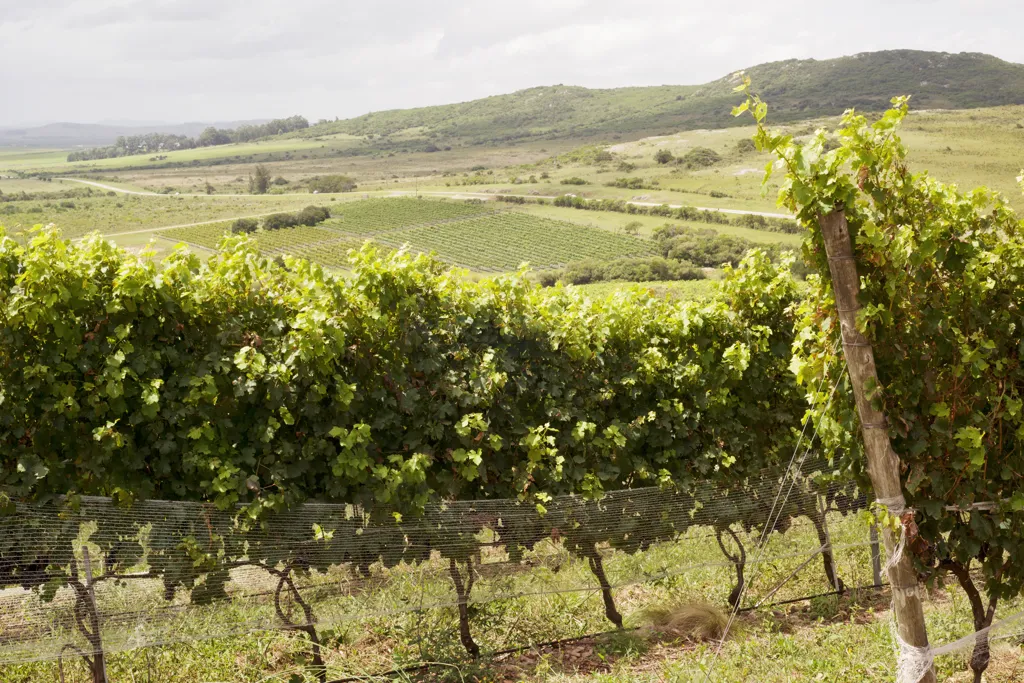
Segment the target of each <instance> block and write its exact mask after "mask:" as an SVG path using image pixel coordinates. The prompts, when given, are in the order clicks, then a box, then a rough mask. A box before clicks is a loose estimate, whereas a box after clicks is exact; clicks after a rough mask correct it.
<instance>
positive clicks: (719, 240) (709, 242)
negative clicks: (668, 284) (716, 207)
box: [654, 225, 756, 268]
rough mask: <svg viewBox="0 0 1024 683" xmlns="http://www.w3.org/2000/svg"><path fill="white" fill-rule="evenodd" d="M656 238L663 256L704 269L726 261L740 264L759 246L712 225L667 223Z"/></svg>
mask: <svg viewBox="0 0 1024 683" xmlns="http://www.w3.org/2000/svg"><path fill="white" fill-rule="evenodd" d="M654 238H655V239H656V240H657V241H658V242H659V243H660V244H661V250H662V255H663V256H665V257H666V258H670V259H675V260H677V261H686V262H688V263H693V264H695V265H698V266H703V267H705V268H718V267H720V266H721V265H722V264H723V263H728V264H730V265H732V266H735V265H737V264H738V263H739V262H740V260H741V259H742V258H743V255H744V254H746V253H747V251H748V250H750V249H752V248H753V247H754V246H756V245H755V244H754V243H753V242H751V241H750V240H745V239H743V238H742V237H733V236H732V235H722V234H720V233H718V232H716V231H715V230H713V229H711V228H691V227H688V226H684V225H664V226H661V227H660V228H657V229H655V231H654Z"/></svg>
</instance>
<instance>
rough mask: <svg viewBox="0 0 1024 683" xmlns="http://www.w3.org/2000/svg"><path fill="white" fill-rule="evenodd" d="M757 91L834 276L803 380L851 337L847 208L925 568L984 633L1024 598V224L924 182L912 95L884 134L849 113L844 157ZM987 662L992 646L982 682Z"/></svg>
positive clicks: (805, 320)
mask: <svg viewBox="0 0 1024 683" xmlns="http://www.w3.org/2000/svg"><path fill="white" fill-rule="evenodd" d="M741 89H742V90H746V91H747V92H748V99H747V102H746V103H744V104H743V105H741V106H740V107H738V108H737V113H739V112H742V111H745V110H750V111H752V113H753V114H754V117H755V119H756V120H757V123H758V132H757V135H756V137H755V141H756V143H757V145H758V147H759V149H762V150H768V151H771V152H773V153H775V154H776V155H777V156H778V159H779V161H778V162H776V163H777V164H778V165H779V166H780V167H782V168H784V169H785V170H786V171H787V174H786V178H785V180H784V181H783V183H782V188H781V190H780V192H779V201H780V203H781V204H783V205H785V206H787V207H789V208H790V209H791V210H792V211H794V212H795V213H798V215H799V216H800V219H801V221H802V222H803V223H804V225H805V226H806V227H807V228H808V230H809V232H810V239H809V240H808V242H807V245H806V255H807V257H808V259H809V260H810V261H812V262H813V263H815V264H817V266H818V272H820V273H822V276H821V277H817V278H811V279H810V282H811V286H810V291H809V295H808V299H807V301H805V302H804V303H803V304H802V306H801V307H800V320H799V332H798V335H797V343H796V346H795V350H796V357H795V359H794V367H795V369H796V370H797V372H798V376H799V378H800V380H801V381H803V382H805V383H811V382H816V381H818V378H819V377H820V376H822V374H823V364H824V363H827V362H828V361H830V360H832V358H831V356H832V355H833V353H834V349H835V348H836V342H837V340H838V339H839V329H838V325H837V324H836V317H835V312H834V307H835V303H834V301H833V299H832V296H831V287H830V282H829V277H828V275H827V274H828V272H829V269H828V267H827V264H826V254H825V252H824V247H823V243H822V238H821V233H820V230H819V228H818V225H817V222H818V218H819V216H822V215H824V214H828V213H830V212H832V211H836V210H842V211H844V212H845V213H846V216H847V220H848V221H849V225H850V233H851V238H852V239H853V241H854V253H855V256H856V259H857V264H858V268H859V274H860V278H861V288H862V290H861V305H862V307H863V308H862V312H861V316H860V317H859V319H858V326H859V327H861V328H862V331H863V333H864V334H865V336H866V337H867V338H868V339H869V340H870V341H871V342H872V343H873V345H874V348H875V358H876V364H877V369H878V379H879V386H877V387H869V388H868V389H869V391H870V392H871V393H872V396H873V400H874V401H877V402H878V403H879V404H880V405H881V407H882V409H883V411H884V413H885V414H886V415H887V417H888V419H889V426H888V431H889V436H890V439H891V440H892V444H893V448H894V449H895V451H896V452H897V453H898V454H899V456H900V458H901V461H902V464H903V467H904V472H903V487H904V491H905V497H906V498H907V501H908V503H909V504H910V505H911V506H913V508H914V509H916V511H917V514H916V516H915V517H914V519H913V521H914V523H915V524H916V526H915V527H914V530H913V532H912V535H913V536H916V538H912V539H911V541H912V543H911V548H912V550H913V553H914V557H915V561H916V562H917V564H918V565H919V567H920V568H921V570H922V571H925V572H927V573H928V575H930V576H933V577H934V576H935V575H936V574H937V573H941V572H945V571H947V570H948V571H950V572H952V573H953V574H954V576H955V577H956V578H957V580H958V581H959V582H960V583H961V585H962V586H963V588H964V589H965V591H966V592H967V594H968V598H969V599H970V600H971V603H972V608H973V612H974V618H975V626H976V627H977V628H984V627H985V626H987V625H988V624H989V623H991V619H992V616H993V614H994V610H995V605H996V603H997V601H999V600H1000V599H1006V598H1010V597H1012V596H1016V595H1018V594H1019V593H1020V592H1021V591H1022V589H1024V561H1022V558H1024V555H1022V553H1021V545H1020V543H1021V538H1022V531H1024V514H1022V513H1024V486H1022V477H1024V448H1022V440H1024V413H1022V410H1021V407H1022V405H1024V367H1022V366H1021V361H1020V357H1021V353H1022V351H1024V347H1022V346H1021V338H1022V335H1021V325H1022V324H1024V320H1022V318H1021V306H1022V304H1024V284H1022V282H1021V277H1020V274H1021V273H1022V272H1024V233H1022V227H1024V226H1022V222H1021V221H1020V219H1018V217H1017V216H1016V215H1015V214H1014V213H1013V211H1012V210H1011V209H1010V208H1009V207H1008V205H1007V203H1006V201H1005V199H1004V198H1003V197H1001V196H1000V195H998V194H996V193H994V192H990V191H988V190H986V189H984V188H981V189H976V190H973V191H971V192H967V193H963V192H960V191H959V190H958V189H957V188H956V187H955V186H951V185H944V184H942V183H940V182H938V181H937V180H935V179H934V178H932V177H930V176H929V175H928V174H927V173H917V174H915V173H911V172H910V170H909V168H908V165H907V160H906V155H907V150H906V148H905V147H904V146H903V144H902V143H901V141H900V138H899V136H898V130H899V126H900V124H901V123H902V122H903V120H904V118H905V117H906V115H907V112H908V104H907V98H896V99H894V100H893V105H894V106H893V108H892V109H890V110H889V111H888V112H886V113H885V114H884V115H883V116H882V117H881V118H879V119H878V120H877V121H875V122H873V123H869V122H868V121H867V119H866V118H865V117H864V116H861V115H859V114H857V113H855V112H854V111H848V112H847V113H846V115H845V116H844V117H843V124H842V125H843V127H842V128H841V129H840V130H839V131H838V140H839V142H840V144H839V146H833V148H832V149H831V150H828V147H827V145H826V143H827V141H828V139H829V138H828V136H827V134H826V132H825V131H821V130H819V131H818V132H817V133H816V134H815V135H814V137H813V138H812V139H811V140H810V141H809V142H807V143H805V144H803V145H796V144H794V143H793V141H792V140H791V139H790V138H789V137H788V136H781V135H775V134H773V133H772V132H770V131H769V130H767V129H766V128H765V127H764V121H765V118H766V116H767V105H766V104H765V103H764V102H762V101H761V100H760V99H759V98H757V97H754V96H752V95H749V81H747V82H746V83H745V84H744V85H743V86H741ZM773 168H774V164H770V165H769V167H768V171H769V173H770V172H771V170H772V169H773ZM767 178H768V174H766V182H767ZM831 380H832V381H837V382H842V381H843V380H841V378H837V377H832V378H831ZM842 386H843V388H844V389H848V387H847V386H846V385H845V384H843V385H842ZM819 412H821V413H822V414H823V416H824V417H825V418H826V419H827V423H826V424H827V425H828V426H829V429H828V430H827V433H826V436H827V444H828V446H829V447H830V448H831V449H832V452H833V453H834V454H835V456H836V457H837V458H838V459H839V461H840V463H841V466H843V467H845V468H848V469H849V470H850V471H851V472H853V473H855V474H856V475H857V476H858V478H859V480H860V481H861V483H862V484H867V481H866V476H865V471H864V466H863V464H862V463H863V456H862V446H861V443H860V440H859V439H858V438H857V436H856V435H857V432H858V419H857V413H856V408H855V405H854V402H853V398H852V394H851V393H850V392H849V391H842V392H839V394H838V396H837V400H836V401H835V402H834V403H833V404H832V407H831V408H828V409H827V410H826V409H821V408H819ZM977 503H985V504H986V505H983V506H982V507H981V508H977V507H975V504H977ZM972 566H977V567H978V568H979V569H980V580H981V582H982V583H983V584H984V589H985V592H986V593H987V595H988V599H989V604H988V607H987V608H986V607H984V606H983V605H982V602H981V596H980V595H979V594H978V590H977V588H976V586H975V579H974V578H972V576H971V574H970V570H971V568H972ZM987 662H988V649H987V644H984V639H979V645H978V649H976V650H975V657H974V660H973V661H972V667H974V669H975V672H976V676H980V672H981V671H982V670H984V668H985V666H986V665H987Z"/></svg>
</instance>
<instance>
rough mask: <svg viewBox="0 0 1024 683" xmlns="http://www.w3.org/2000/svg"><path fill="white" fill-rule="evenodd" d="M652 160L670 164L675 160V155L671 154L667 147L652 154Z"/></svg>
mask: <svg viewBox="0 0 1024 683" xmlns="http://www.w3.org/2000/svg"><path fill="white" fill-rule="evenodd" d="M654 160H655V161H656V162H658V163H659V164H671V163H672V162H673V161H674V160H675V157H674V156H672V152H670V151H668V150H667V149H659V150H658V151H657V152H655V154H654Z"/></svg>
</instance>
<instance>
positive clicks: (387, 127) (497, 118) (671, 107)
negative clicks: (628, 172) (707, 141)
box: [291, 50, 1024, 149]
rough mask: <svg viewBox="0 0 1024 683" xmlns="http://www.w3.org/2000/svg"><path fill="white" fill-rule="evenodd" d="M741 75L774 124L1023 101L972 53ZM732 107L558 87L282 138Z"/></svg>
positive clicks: (433, 137)
mask: <svg viewBox="0 0 1024 683" xmlns="http://www.w3.org/2000/svg"><path fill="white" fill-rule="evenodd" d="M748 72H749V73H750V75H751V76H752V78H753V80H754V83H755V85H756V87H757V88H758V89H759V90H760V91H761V92H762V94H763V95H764V97H765V98H766V99H767V101H768V102H769V103H770V104H771V106H772V113H773V118H774V119H775V120H776V121H792V120H797V119H804V118H812V117H818V116H827V115H832V114H838V113H841V112H842V111H843V110H844V109H845V108H847V107H850V106H855V107H858V108H862V109H869V110H879V109H883V108H885V106H886V105H887V104H888V102H889V99H890V98H891V97H893V96H894V95H911V96H912V97H913V103H914V107H915V108H917V109H939V108H942V109H965V108H974V107H989V106H998V105H1006V104H1021V103H1024V65H1021V64H1013V63H1010V62H1005V61H1003V60H1001V59H997V58H995V57H992V56H989V55H984V54H977V53H960V54H948V53H941V52H922V51H915V50H890V51H884V52H871V53H864V54H859V55H854V56H852V57H841V58H839V59H829V60H822V61H818V60H813V59H809V60H795V59H793V60H787V61H783V62H772V63H769V64H762V65H760V66H755V67H752V68H751V69H748ZM736 101H737V98H736V95H735V94H734V93H733V92H732V83H731V80H730V78H729V77H725V78H722V79H720V80H718V81H714V82H712V83H708V84H706V85H703V86H658V87H648V88H615V89H608V90H590V89H587V88H581V87H576V86H562V85H557V86H549V87H539V88H530V89H528V90H521V91H519V92H515V93H512V94H509V95H497V96H494V97H488V98H484V99H480V100H474V101H472V102H464V103H460V104H450V105H442V106H435V107H422V108H418V109H400V110H391V111H383V112H375V113H371V114H366V115H364V116H360V117H357V118H354V119H347V120H344V121H334V122H327V123H323V124H320V125H316V126H312V127H310V128H308V129H305V130H302V131H297V132H296V133H293V134H291V135H292V136H294V137H325V136H330V135H338V134H346V135H356V136H372V137H373V139H374V141H375V143H376V144H375V145H373V146H374V147H378V148H389V147H393V148H402V147H404V148H417V149H425V148H433V147H436V148H438V149H443V148H444V147H445V146H448V145H454V144H484V143H503V142H511V141H518V140H538V139H560V138H569V137H571V138H586V137H601V136H605V137H609V138H612V139H616V138H617V137H637V136H638V135H640V134H655V133H668V132H673V131H678V130H682V129H693V128H721V127H725V126H729V125H732V124H733V119H732V117H731V116H729V110H730V108H731V107H732V105H734V104H735V103H736ZM413 143H415V144H413ZM431 146H432V147H431Z"/></svg>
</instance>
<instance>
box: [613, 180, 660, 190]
mask: <svg viewBox="0 0 1024 683" xmlns="http://www.w3.org/2000/svg"><path fill="white" fill-rule="evenodd" d="M605 185H606V186H607V187H621V188H623V189H626V190H653V189H655V188H656V187H657V181H656V180H652V181H651V182H649V183H648V182H647V181H646V180H644V179H643V178H616V179H615V180H613V181H611V182H609V183H605Z"/></svg>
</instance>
